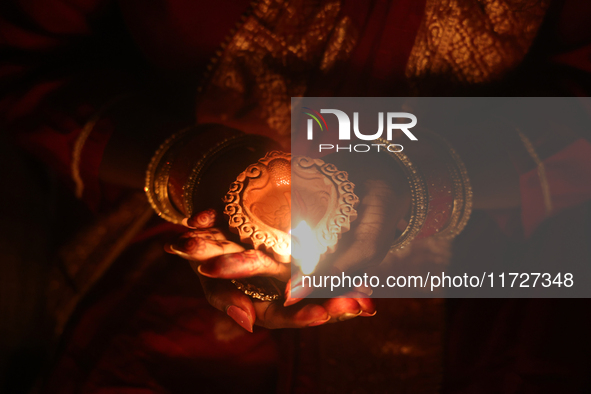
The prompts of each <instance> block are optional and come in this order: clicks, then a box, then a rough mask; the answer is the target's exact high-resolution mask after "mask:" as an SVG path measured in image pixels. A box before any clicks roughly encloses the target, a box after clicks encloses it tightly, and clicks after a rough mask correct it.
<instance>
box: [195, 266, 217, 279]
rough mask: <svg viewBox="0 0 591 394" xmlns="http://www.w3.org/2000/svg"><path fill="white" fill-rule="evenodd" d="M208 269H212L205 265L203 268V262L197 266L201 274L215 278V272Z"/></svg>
mask: <svg viewBox="0 0 591 394" xmlns="http://www.w3.org/2000/svg"><path fill="white" fill-rule="evenodd" d="M208 271H210V270H208V269H207V266H205V268H203V264H201V265H199V267H197V272H199V273H200V274H201V275H203V276H207V277H208V278H215V276H214V275H213V273H211V272H208Z"/></svg>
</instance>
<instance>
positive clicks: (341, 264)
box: [333, 181, 398, 272]
mask: <svg viewBox="0 0 591 394" xmlns="http://www.w3.org/2000/svg"><path fill="white" fill-rule="evenodd" d="M367 188H368V193H367V194H366V196H365V197H363V199H362V200H361V204H360V206H359V209H358V212H359V215H358V217H357V221H356V228H355V230H354V231H353V232H352V234H350V235H349V236H351V237H353V242H352V243H351V244H350V246H349V247H348V248H346V249H344V250H342V251H338V252H337V257H336V259H335V261H334V263H333V266H334V267H336V268H338V269H340V270H341V272H350V271H353V270H357V269H359V268H362V267H368V266H371V265H375V264H379V263H380V262H381V261H382V260H383V258H384V256H385V255H386V253H387V252H388V246H389V244H390V241H391V238H392V236H393V234H394V233H395V227H396V224H397V222H398V220H393V218H391V217H390V216H391V215H390V211H392V209H390V208H389V203H390V202H391V201H393V199H394V197H395V194H394V193H393V191H392V190H391V189H390V187H389V186H388V185H387V184H385V183H383V182H377V181H371V182H369V181H368V182H367Z"/></svg>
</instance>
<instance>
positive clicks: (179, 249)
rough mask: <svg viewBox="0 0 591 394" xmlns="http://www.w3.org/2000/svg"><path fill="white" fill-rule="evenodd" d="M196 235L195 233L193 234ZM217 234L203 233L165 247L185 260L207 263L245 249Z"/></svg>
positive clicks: (180, 239) (183, 238)
mask: <svg viewBox="0 0 591 394" xmlns="http://www.w3.org/2000/svg"><path fill="white" fill-rule="evenodd" d="M193 233H194V232H193ZM217 234H221V233H219V231H217V232H213V233H212V232H211V231H201V232H200V233H199V234H195V233H194V234H193V235H195V236H188V237H181V238H179V239H177V240H176V241H175V242H174V243H172V244H168V245H166V246H165V248H164V250H165V251H166V252H168V253H174V254H177V255H179V256H181V257H183V258H184V259H187V260H192V261H199V262H205V261H207V260H209V259H212V258H214V257H218V256H221V255H224V254H227V253H238V252H242V251H243V250H244V248H243V247H242V246H240V245H238V244H237V243H234V242H231V241H228V240H226V239H225V238H223V236H222V237H221V238H220V237H219V236H218V235H217Z"/></svg>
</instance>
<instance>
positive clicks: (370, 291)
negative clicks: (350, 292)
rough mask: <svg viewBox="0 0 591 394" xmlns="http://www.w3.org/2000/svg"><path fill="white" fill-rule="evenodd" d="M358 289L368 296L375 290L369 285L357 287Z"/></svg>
mask: <svg viewBox="0 0 591 394" xmlns="http://www.w3.org/2000/svg"><path fill="white" fill-rule="evenodd" d="M355 290H356V291H358V292H360V293H363V294H365V295H366V296H368V297H370V296H371V295H372V294H373V290H372V289H370V288H369V287H357V288H355Z"/></svg>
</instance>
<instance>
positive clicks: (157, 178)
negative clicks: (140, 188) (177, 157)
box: [144, 127, 191, 224]
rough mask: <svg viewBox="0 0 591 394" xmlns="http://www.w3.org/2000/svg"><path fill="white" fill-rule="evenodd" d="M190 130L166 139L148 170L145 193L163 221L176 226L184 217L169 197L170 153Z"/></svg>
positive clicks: (184, 130) (153, 157)
mask: <svg viewBox="0 0 591 394" xmlns="http://www.w3.org/2000/svg"><path fill="white" fill-rule="evenodd" d="M189 130H191V128H190V127H189V128H186V129H183V130H181V131H179V132H178V133H175V134H173V135H172V136H171V137H169V138H168V139H166V140H165V141H164V142H163V143H162V144H161V145H160V146H159V147H158V149H157V150H156V152H155V153H154V156H152V159H151V160H150V164H148V168H147V170H146V183H145V186H144V192H145V193H146V196H147V198H148V201H149V202H150V205H151V206H152V208H153V209H154V211H156V213H157V214H158V216H160V217H161V218H162V219H164V220H167V221H169V222H172V223H176V224H180V223H181V222H182V220H183V219H184V215H183V214H182V213H181V212H179V211H178V209H176V207H174V206H173V205H172V204H171V202H170V199H169V197H168V176H169V173H170V168H171V166H172V157H171V154H170V153H171V152H170V151H171V148H172V147H173V146H174V145H175V144H176V143H177V142H178V141H180V140H182V139H183V137H185V136H186V134H187V132H188V131H189ZM164 159H168V160H164Z"/></svg>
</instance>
